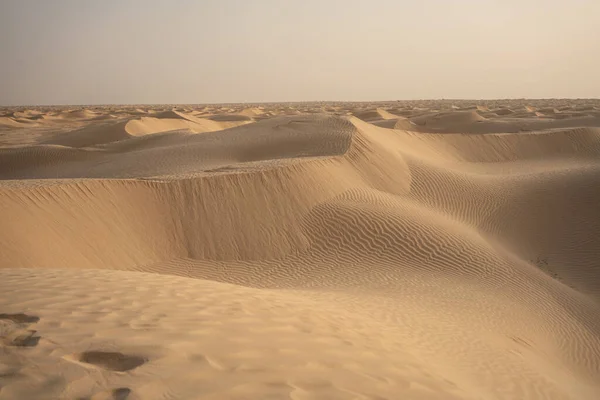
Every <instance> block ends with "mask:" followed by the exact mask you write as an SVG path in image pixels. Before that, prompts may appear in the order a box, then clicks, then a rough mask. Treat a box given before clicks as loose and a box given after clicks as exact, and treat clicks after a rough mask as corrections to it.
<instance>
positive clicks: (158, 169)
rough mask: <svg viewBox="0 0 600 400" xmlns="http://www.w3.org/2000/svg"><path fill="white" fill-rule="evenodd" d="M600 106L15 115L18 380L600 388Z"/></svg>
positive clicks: (11, 294)
mask: <svg viewBox="0 0 600 400" xmlns="http://www.w3.org/2000/svg"><path fill="white" fill-rule="evenodd" d="M599 127H600V102H598V101H596V102H594V101H586V100H578V101H573V100H571V101H561V100H547V101H488V102H467V101H462V102H456V101H455V102H450V101H439V102H388V103H373V104H359V103H350V104H344V103H311V104H268V105H255V106H241V105H214V106H176V107H172V106H163V107H160V106H155V107H148V106H139V107H119V106H106V107H90V108H81V107H80V108H71V109H69V108H64V107H63V108H61V107H48V108H36V109H26V108H13V109H3V110H0V224H1V226H0V255H1V257H0V399H2V400H4V399H23V400H25V399H27V400H29V399H44V400H45V399H92V400H99V399H113V400H114V399H120V400H123V399H128V400H135V399H138V400H139V399H165V400H167V399H294V400H309V399H323V400H325V399H327V400H329V399H332V400H333V399H356V400H358V399H361V400H367V399H370V400H383V399H573V400H594V399H598V398H600V128H599Z"/></svg>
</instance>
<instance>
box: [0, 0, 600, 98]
mask: <svg viewBox="0 0 600 400" xmlns="http://www.w3.org/2000/svg"><path fill="white" fill-rule="evenodd" d="M507 97H533V98H540V97H544V98H545V97H600V0H477V1H474V0H357V1H355V0H339V1H338V0H318V1H317V0H254V1H250V0H197V1H192V0H169V1H167V0H164V1H153V0H112V1H111V0H104V1H87V0H0V105H16V104H106V103H213V102H263V101H309V100H397V99H420V98H507Z"/></svg>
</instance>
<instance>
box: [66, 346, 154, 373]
mask: <svg viewBox="0 0 600 400" xmlns="http://www.w3.org/2000/svg"><path fill="white" fill-rule="evenodd" d="M69 358H71V359H73V360H75V361H79V362H82V363H85V364H91V365H94V366H96V367H99V368H103V369H106V370H109V371H117V372H125V371H130V370H132V369H134V368H137V367H139V366H140V365H142V364H144V363H146V362H147V361H148V360H147V359H146V358H144V357H140V356H134V355H127V354H123V353H119V352H112V351H84V352H83V353H78V354H74V355H72V356H71V357H69Z"/></svg>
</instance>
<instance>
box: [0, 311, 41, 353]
mask: <svg viewBox="0 0 600 400" xmlns="http://www.w3.org/2000/svg"><path fill="white" fill-rule="evenodd" d="M39 320H40V317H36V316H34V315H27V314H23V313H19V314H0V321H7V322H8V324H9V326H8V327H7V329H6V330H4V332H2V334H1V335H0V340H1V341H2V342H4V343H5V344H6V345H8V346H14V347H35V346H37V345H38V343H39V341H40V339H41V338H40V337H39V336H36V333H37V331H35V330H30V329H23V328H24V327H27V326H29V325H30V324H35V323H36V322H38V321H39Z"/></svg>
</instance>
